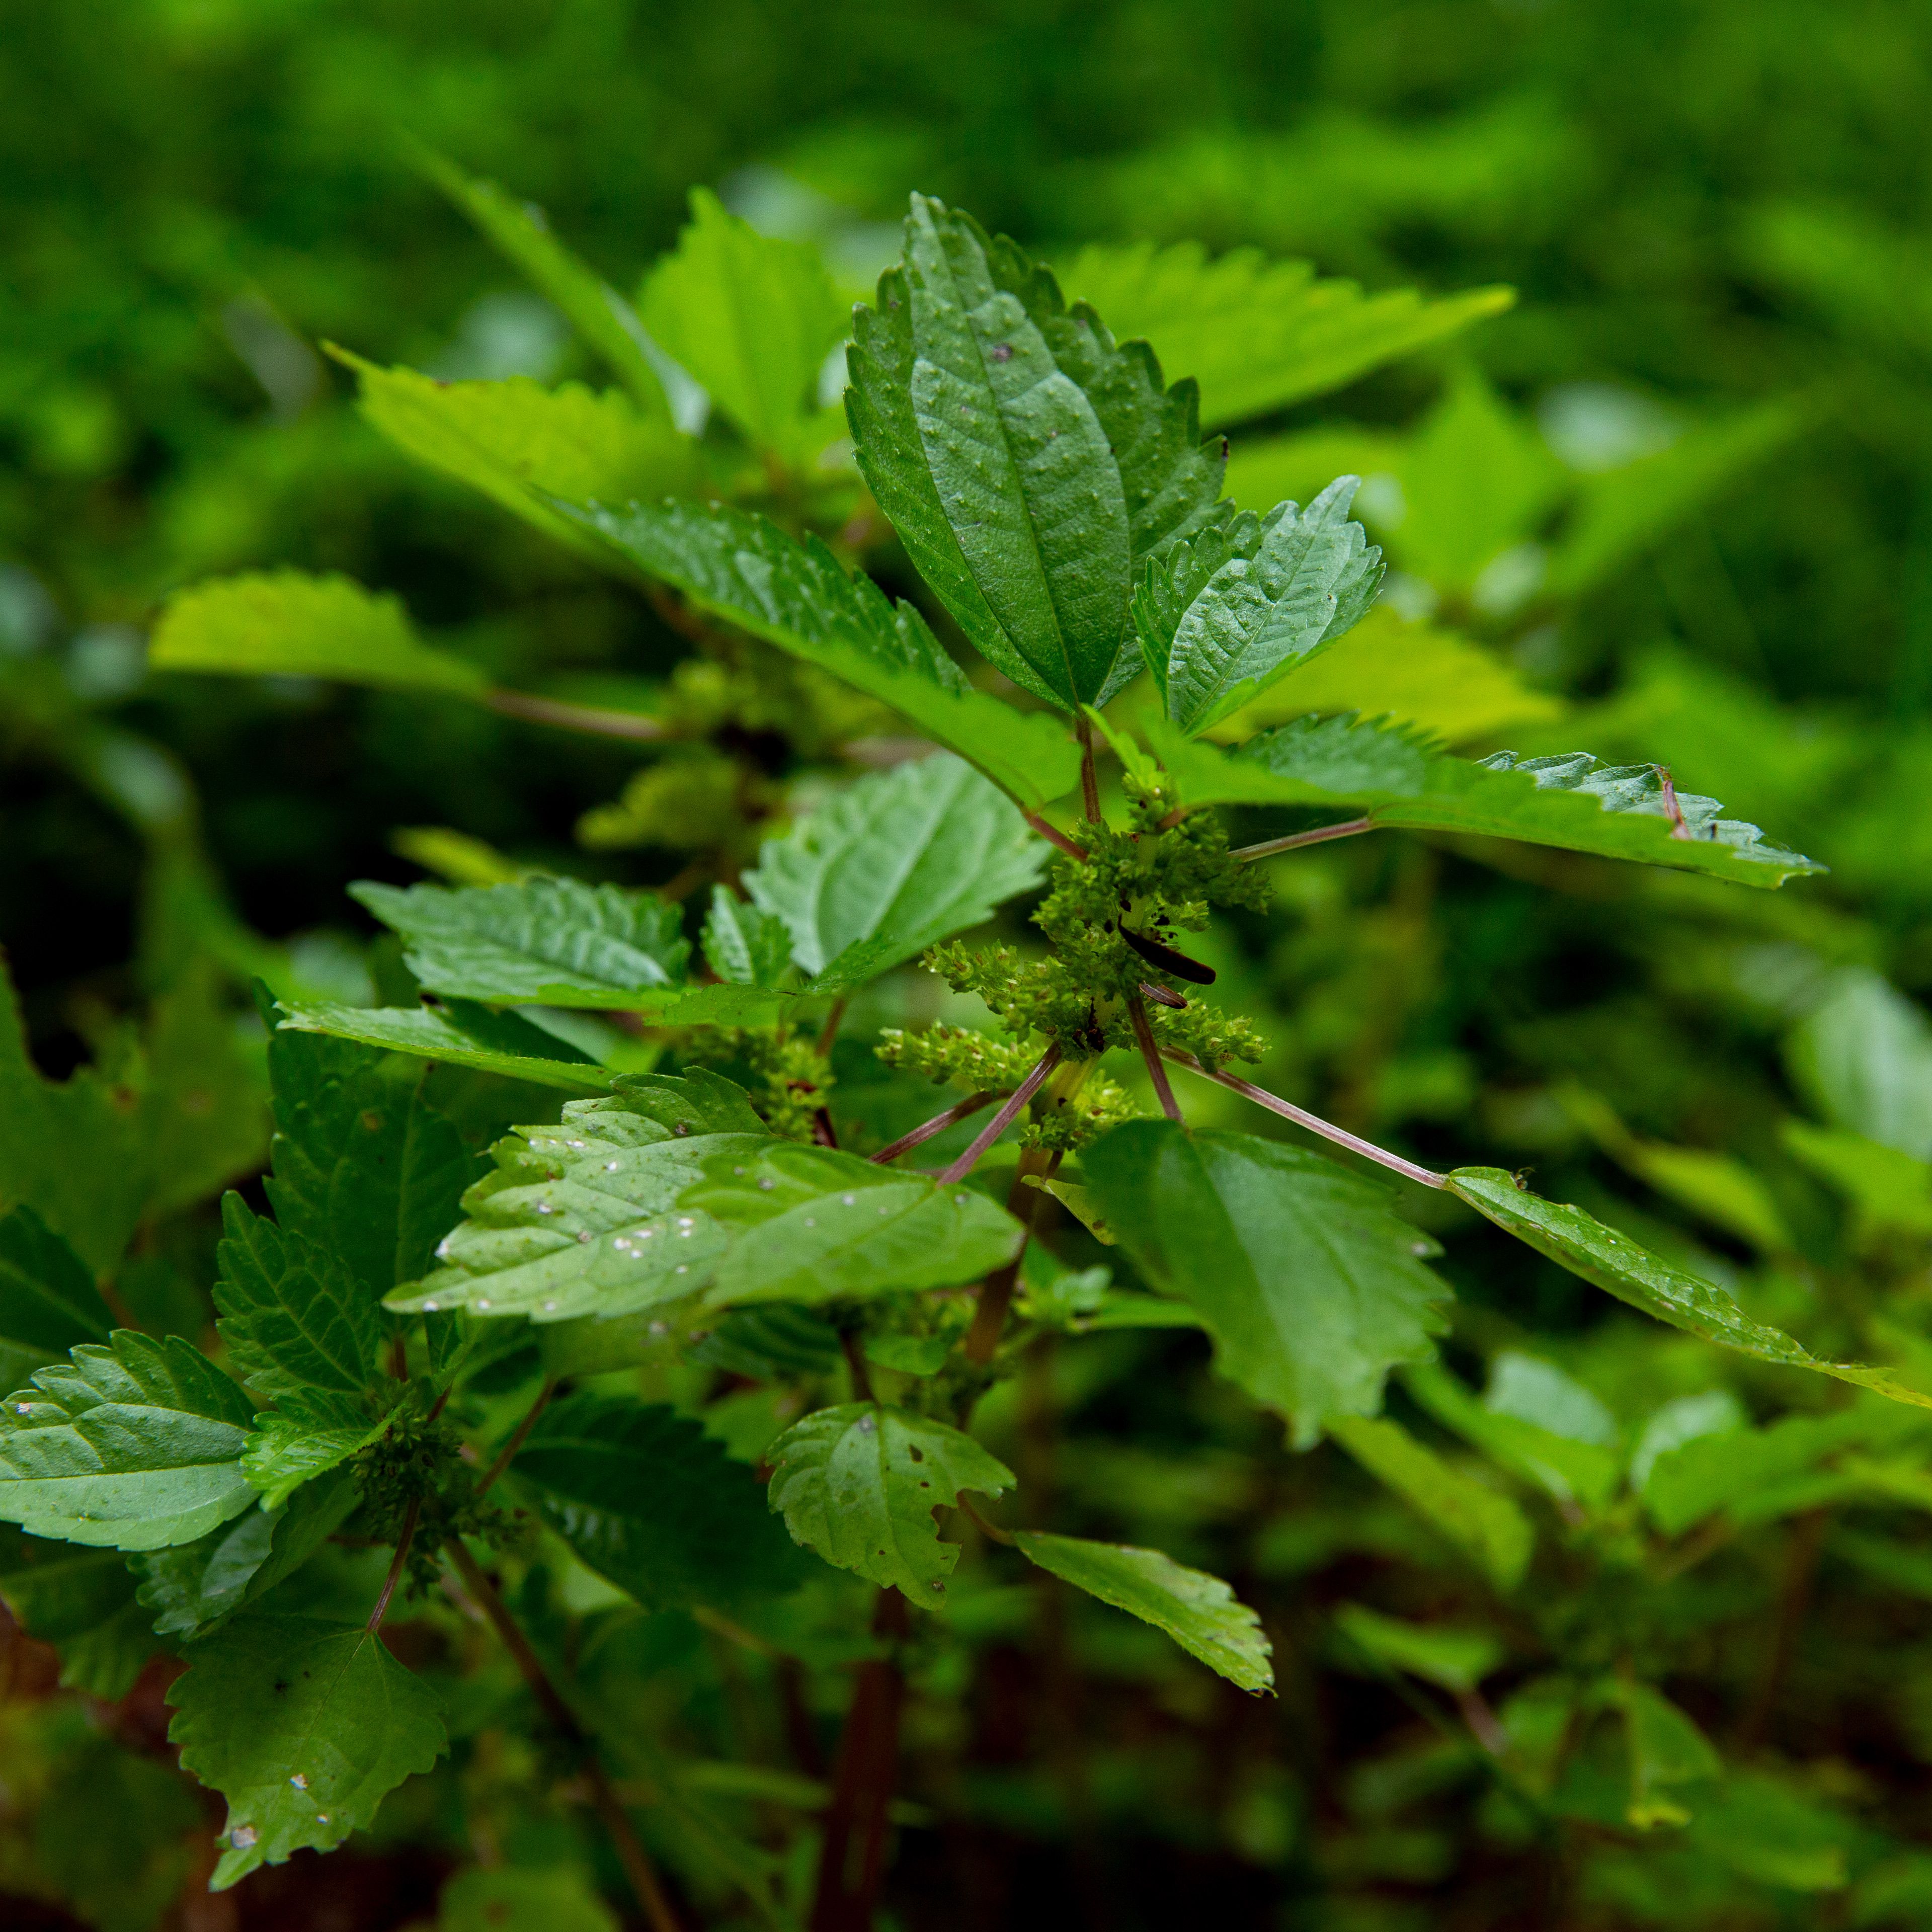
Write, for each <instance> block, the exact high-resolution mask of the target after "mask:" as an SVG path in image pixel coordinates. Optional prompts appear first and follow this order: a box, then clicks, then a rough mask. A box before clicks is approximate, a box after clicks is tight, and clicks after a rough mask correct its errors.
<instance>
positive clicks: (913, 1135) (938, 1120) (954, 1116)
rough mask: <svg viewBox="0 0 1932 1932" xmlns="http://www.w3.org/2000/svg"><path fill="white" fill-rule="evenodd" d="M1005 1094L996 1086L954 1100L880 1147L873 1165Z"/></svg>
mask: <svg viewBox="0 0 1932 1932" xmlns="http://www.w3.org/2000/svg"><path fill="white" fill-rule="evenodd" d="M1006 1097H1007V1096H1006V1094H1004V1092H1002V1091H1001V1090H1000V1089H998V1088H995V1089H994V1090H993V1091H992V1092H991V1093H989V1094H968V1096H967V1097H966V1098H965V1100H960V1101H956V1103H954V1104H953V1106H950V1107H948V1108H947V1110H946V1111H945V1112H944V1113H943V1114H935V1115H933V1117H932V1119H931V1120H929V1121H924V1122H922V1123H921V1124H920V1125H919V1126H918V1127H914V1128H913V1130H912V1131H911V1132H910V1133H904V1134H901V1135H900V1136H899V1137H898V1139H897V1140H895V1141H894V1142H891V1143H890V1144H889V1145H887V1146H885V1147H882V1148H880V1150H879V1151H878V1152H877V1154H874V1155H873V1156H872V1157H871V1158H872V1163H873V1165H874V1166H877V1167H883V1166H884V1165H885V1164H886V1162H887V1161H889V1160H898V1157H899V1156H900V1155H901V1154H910V1153H911V1151H913V1148H916V1147H919V1146H920V1145H922V1144H923V1143H924V1142H927V1141H929V1140H932V1139H936V1138H937V1137H938V1136H939V1135H941V1134H943V1133H945V1131H946V1130H947V1128H948V1127H952V1126H953V1125H954V1124H956V1123H957V1122H959V1121H964V1120H968V1119H970V1118H971V1117H972V1116H973V1115H975V1114H977V1112H979V1111H980V1109H981V1108H982V1107H990V1106H992V1104H993V1103H994V1102H995V1100H1004V1099H1005V1098H1006Z"/></svg>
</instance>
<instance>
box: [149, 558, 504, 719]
mask: <svg viewBox="0 0 1932 1932" xmlns="http://www.w3.org/2000/svg"><path fill="white" fill-rule="evenodd" d="M148 662H149V663H150V664H152V665H153V666H154V668H155V669H156V670H206V671H224V672H227V673H231V674H233V675H235V676H245V677H326V678H334V679H338V680H339V681H341V682H343V683H345V684H368V685H376V686H377V687H378V688H380V689H382V690H385V691H445V692H448V693H450V694H453V695H455V696H456V697H472V698H475V697H482V696H483V695H484V693H485V692H487V691H488V690H489V688H490V679H489V675H488V673H487V672H485V671H484V670H482V669H481V667H479V666H478V665H475V664H471V663H469V661H467V660H466V659H465V658H459V657H457V656H455V655H452V653H451V652H448V651H439V650H433V649H431V647H430V646H428V645H427V644H425V643H422V641H421V640H420V639H419V638H418V637H417V636H416V629H415V627H414V625H412V624H411V623H410V620H409V616H408V613H407V612H405V611H404V608H403V607H402V604H401V602H400V601H398V599H397V598H394V597H392V596H390V595H388V594H387V593H386V592H377V591H373V590H365V589H363V588H362V586H361V585H360V584H359V583H352V582H351V581H350V579H349V578H347V577H338V576H335V575H333V574H332V575H329V576H323V577H315V576H310V575H308V574H305V573H304V572H303V571H299V570H268V571H250V572H248V573H247V574H244V575H242V576H239V577H214V578H212V579H211V580H209V581H208V582H207V583H196V584H193V585H190V586H189V588H188V589H185V590H178V591H176V592H175V594H174V595H173V596H172V597H171V598H169V599H168V601H167V603H166V606H165V607H163V610H162V612H161V616H160V622H158V623H157V625H155V626H154V635H153V637H151V638H150V640H148Z"/></svg>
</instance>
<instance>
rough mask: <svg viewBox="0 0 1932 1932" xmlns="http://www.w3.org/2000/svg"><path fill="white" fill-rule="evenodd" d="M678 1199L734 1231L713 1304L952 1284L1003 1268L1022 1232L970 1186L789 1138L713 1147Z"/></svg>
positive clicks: (810, 1299)
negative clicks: (749, 1145) (802, 1144)
mask: <svg viewBox="0 0 1932 1932" xmlns="http://www.w3.org/2000/svg"><path fill="white" fill-rule="evenodd" d="M679 1204H680V1205H681V1206H682V1208H685V1210H686V1211H688V1212H689V1213H691V1214H702V1215H703V1216H704V1217H706V1219H707V1220H710V1221H712V1222H714V1223H716V1224H718V1225H719V1226H722V1227H723V1228H724V1229H727V1230H728V1231H729V1232H730V1235H731V1236H732V1241H731V1247H730V1252H729V1253H727V1255H726V1256H724V1259H723V1260H722V1261H721V1263H720V1264H719V1265H718V1270H717V1275H716V1279H715V1281H714V1282H713V1283H712V1286H711V1287H710V1288H709V1290H708V1291H707V1292H706V1296H705V1300H706V1303H707V1304H708V1305H709V1306H710V1307H727V1306H730V1305H733V1304H742V1303H745V1302H757V1301H793V1302H799V1303H805V1304H811V1303H817V1302H824V1301H838V1300H841V1299H847V1298H851V1299H862V1298H867V1297H869V1296H872V1295H884V1294H889V1293H893V1292H901V1291H910V1290H912V1289H927V1288H950V1287H953V1286H957V1285H958V1284H959V1283H963V1282H969V1281H976V1280H978V1279H979V1278H980V1277H981V1276H982V1275H984V1274H987V1273H989V1271H991V1270H992V1269H994V1268H1000V1267H1002V1266H1004V1265H1005V1264H1006V1263H1007V1262H1010V1261H1011V1260H1012V1259H1013V1256H1015V1255H1016V1253H1018V1252H1019V1247H1020V1244H1021V1243H1022V1241H1023V1240H1024V1239H1025V1231H1024V1230H1023V1229H1022V1227H1021V1226H1020V1224H1019V1222H1018V1221H1016V1220H1015V1219H1014V1218H1013V1216H1012V1215H1010V1214H1008V1213H1007V1211H1006V1210H1005V1209H1004V1208H1001V1206H999V1205H998V1203H997V1202H993V1201H991V1200H989V1199H987V1197H986V1196H985V1195H983V1194H982V1193H979V1192H978V1191H977V1190H975V1189H972V1188H968V1187H941V1185H940V1184H938V1182H937V1181H934V1180H933V1179H932V1178H931V1177H930V1176H929V1175H908V1174H904V1173H901V1172H895V1171H894V1170H892V1169H889V1168H883V1167H878V1166H874V1164H873V1163H871V1162H870V1161H868V1160H861V1159H860V1158H859V1157H858V1156H857V1155H856V1154H841V1153H840V1152H839V1151H837V1150H836V1149H835V1148H820V1147H800V1146H799V1145H796V1143H794V1142H790V1141H768V1142H766V1143H765V1144H764V1145H762V1146H759V1147H752V1148H746V1147H743V1146H735V1145H734V1146H726V1147H722V1148H718V1149H717V1150H716V1151H713V1152H710V1153H708V1154H706V1157H705V1158H704V1160H703V1169H702V1174H701V1177H700V1179H699V1180H698V1181H696V1182H695V1183H694V1184H692V1185H691V1186H689V1187H687V1188H685V1190H684V1192H683V1193H682V1195H680V1196H679Z"/></svg>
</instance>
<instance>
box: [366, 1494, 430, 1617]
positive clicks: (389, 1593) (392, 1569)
mask: <svg viewBox="0 0 1932 1932" xmlns="http://www.w3.org/2000/svg"><path fill="white" fill-rule="evenodd" d="M420 1515H422V1497H421V1496H412V1497H411V1498H410V1506H409V1508H408V1511H407V1512H406V1513H405V1514H404V1517H403V1533H402V1535H401V1536H400V1537H398V1538H397V1539H396V1554H395V1559H394V1560H393V1561H392V1562H391V1563H390V1565H389V1574H388V1575H387V1576H386V1577H384V1578H383V1594H382V1595H380V1597H378V1598H377V1599H376V1607H375V1608H374V1610H371V1612H370V1613H369V1634H370V1635H371V1637H374V1635H375V1634H376V1633H377V1631H380V1629H381V1628H383V1619H384V1618H385V1617H386V1616H388V1615H389V1599H390V1598H392V1597H393V1596H394V1595H395V1594H396V1586H397V1584H398V1583H399V1582H400V1581H401V1579H402V1574H403V1565H404V1564H405V1563H407V1562H408V1561H409V1560H410V1544H412V1543H413V1542H414V1541H416V1518H417V1517H419V1516H420Z"/></svg>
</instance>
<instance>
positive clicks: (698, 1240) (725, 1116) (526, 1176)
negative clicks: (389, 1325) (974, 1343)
mask: <svg viewBox="0 0 1932 1932" xmlns="http://www.w3.org/2000/svg"><path fill="white" fill-rule="evenodd" d="M766 1139H767V1136H766V1132H765V1127H764V1123H763V1121H760V1119H759V1118H758V1117H757V1115H756V1114H754V1112H752V1111H751V1106H750V1105H749V1103H748V1102H747V1101H746V1100H745V1096H744V1094H743V1091H742V1089H740V1088H735V1087H733V1085H731V1083H730V1082H729V1081H727V1080H724V1079H720V1078H719V1077H718V1076H717V1075H715V1074H713V1073H706V1072H704V1071H703V1070H693V1071H692V1072H691V1073H690V1074H688V1076H685V1078H684V1079H682V1080H670V1079H663V1078H661V1077H657V1076H644V1077H643V1078H642V1079H632V1080H627V1081H626V1082H625V1089H624V1091H622V1092H621V1093H620V1094H616V1095H615V1096H613V1097H608V1098H606V1099H604V1100H594V1101H593V1100H574V1101H571V1102H568V1103H566V1104H565V1107H564V1109H563V1118H562V1121H561V1122H560V1124H558V1125H557V1126H556V1127H520V1128H517V1130H515V1131H514V1133H513V1134H512V1135H511V1136H509V1137H508V1138H506V1139H503V1140H502V1141H499V1142H498V1143H497V1144H496V1146H495V1148H493V1149H492V1150H491V1158H492V1159H493V1161H494V1162H495V1163H496V1172H494V1173H493V1174H491V1175H487V1176H486V1177H485V1178H484V1179H483V1180H481V1181H478V1183H477V1184H476V1185H475V1187H472V1188H471V1189H470V1190H469V1193H467V1194H466V1195H465V1196H463V1208H464V1210H465V1211H466V1214H467V1215H468V1217H469V1218H468V1219H467V1220H466V1221H465V1222H464V1223H463V1225H462V1226H460V1227H459V1228H458V1229H456V1230H455V1232H453V1233H452V1234H451V1235H449V1237H448V1238H447V1239H446V1240H445V1241H443V1243H442V1244H441V1245H440V1247H438V1248H437V1250H436V1253H437V1259H439V1260H440V1261H441V1262H443V1264H444V1265H443V1267H442V1268H440V1269H439V1270H438V1271H437V1272H436V1273H435V1274H431V1275H430V1276H429V1277H428V1278H427V1279H425V1280H422V1281H420V1282H418V1283H413V1284H412V1285H411V1286H410V1287H409V1288H408V1289H406V1290H402V1291H399V1292H398V1293H397V1294H395V1295H392V1296H391V1297H390V1298H389V1303H388V1306H389V1307H390V1308H391V1309H392V1310H395V1311H396V1312H397V1313H401V1314H413V1313H432V1314H434V1313H438V1312H440V1311H443V1310H450V1309H455V1308H467V1309H469V1310H472V1311H474V1312H475V1313H478V1314H480V1315H489V1316H511V1315H526V1316H529V1318H530V1319H531V1320H532V1321H534V1322H567V1321H571V1320H573V1319H576V1318H577V1317H578V1316H586V1315H600V1316H604V1317H606V1318H610V1317H614V1316H619V1315H628V1314H635V1313H638V1312H639V1311H640V1310H645V1309H649V1308H652V1307H657V1306H658V1305H659V1304H667V1303H670V1302H673V1301H682V1300H683V1299H684V1298H685V1297H686V1296H688V1295H694V1294H695V1293H696V1292H697V1290H698V1289H700V1288H702V1287H703V1286H705V1285H706V1283H708V1282H709V1280H710V1279H711V1277H712V1272H713V1271H714V1270H715V1268H716V1266H717V1263H718V1259H719V1257H720V1256H721V1254H722V1253H723V1252H724V1246H725V1241H726V1236H725V1233H724V1230H723V1229H721V1228H720V1227H719V1226H718V1224H717V1223H715V1222H714V1221H713V1220H712V1219H711V1217H709V1215H707V1214H703V1213H702V1212H701V1211H697V1210H692V1209H688V1210H685V1211H679V1208H678V1201H679V1196H680V1195H681V1194H682V1192H683V1190H685V1188H686V1187H688V1186H689V1185H690V1184H691V1183H692V1182H693V1181H696V1180H697V1178H699V1175H700V1172H701V1171H702V1163H703V1160H704V1158H705V1157H706V1154H710V1153H712V1152H717V1151H723V1152H724V1153H727V1154H729V1155H730V1159H731V1161H732V1162H733V1163H736V1164H739V1165H745V1164H748V1162H749V1161H750V1160H751V1158H752V1157H754V1155H755V1154H757V1153H758V1152H759V1151H761V1150H762V1149H763V1147H764V1145H766ZM872 1172H874V1174H877V1173H879V1172H880V1169H877V1168H874V1169H872Z"/></svg>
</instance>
